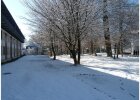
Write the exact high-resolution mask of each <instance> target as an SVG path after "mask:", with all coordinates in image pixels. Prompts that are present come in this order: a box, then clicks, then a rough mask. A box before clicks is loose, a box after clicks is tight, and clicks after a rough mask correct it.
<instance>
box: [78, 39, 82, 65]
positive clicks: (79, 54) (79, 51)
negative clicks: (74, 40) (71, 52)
mask: <svg viewBox="0 0 140 100" xmlns="http://www.w3.org/2000/svg"><path fill="white" fill-rule="evenodd" d="M80 58H81V40H80V38H79V39H78V64H80Z"/></svg>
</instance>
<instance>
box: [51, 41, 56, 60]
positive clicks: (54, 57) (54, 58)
mask: <svg viewBox="0 0 140 100" xmlns="http://www.w3.org/2000/svg"><path fill="white" fill-rule="evenodd" d="M52 52H53V60H56V52H55V49H54V45H53V43H52Z"/></svg>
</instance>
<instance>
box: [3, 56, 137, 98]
mask: <svg viewBox="0 0 140 100" xmlns="http://www.w3.org/2000/svg"><path fill="white" fill-rule="evenodd" d="M81 61H82V65H79V66H76V67H75V66H73V65H72V63H71V62H73V61H72V60H71V59H70V58H69V56H66V55H63V56H59V57H58V60H55V61H53V60H51V59H50V58H49V57H47V56H43V55H38V56H33V55H31V56H25V57H23V58H21V59H19V60H17V61H15V62H12V63H8V64H5V65H2V76H1V78H2V82H1V90H2V100H138V81H137V80H138V58H128V57H127V58H126V57H124V58H120V59H118V60H116V61H114V60H112V59H111V58H107V57H101V56H99V57H93V56H89V55H85V56H83V57H82V59H81ZM129 64H130V65H129ZM131 66H132V68H131ZM124 73H125V74H124ZM118 74H119V75H118ZM125 75H126V76H125ZM120 76H121V77H120ZM130 76H132V77H130Z"/></svg>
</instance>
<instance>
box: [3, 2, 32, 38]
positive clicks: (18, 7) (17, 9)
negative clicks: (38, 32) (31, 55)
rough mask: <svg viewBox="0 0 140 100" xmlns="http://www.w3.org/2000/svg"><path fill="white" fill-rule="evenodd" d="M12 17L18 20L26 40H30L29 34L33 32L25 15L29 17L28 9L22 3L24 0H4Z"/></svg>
mask: <svg viewBox="0 0 140 100" xmlns="http://www.w3.org/2000/svg"><path fill="white" fill-rule="evenodd" d="M3 1H4V3H5V5H6V7H7V8H8V10H9V12H10V13H11V15H12V17H13V18H14V20H15V21H16V23H17V25H18V27H19V28H20V30H21V32H22V33H23V35H24V36H25V38H26V40H29V35H30V34H31V31H30V29H29V28H28V25H27V24H26V21H25V20H24V19H23V17H27V12H28V11H27V9H26V8H25V7H24V5H23V4H22V3H21V1H22V0H3Z"/></svg>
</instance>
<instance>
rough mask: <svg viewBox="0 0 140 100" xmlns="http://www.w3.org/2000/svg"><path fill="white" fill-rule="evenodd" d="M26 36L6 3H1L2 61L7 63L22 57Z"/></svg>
mask: <svg viewBox="0 0 140 100" xmlns="http://www.w3.org/2000/svg"><path fill="white" fill-rule="evenodd" d="M24 39H25V38H24V36H23V34H22V33H21V31H20V29H19V27H18V26H17V24H16V22H15V21H14V19H13V17H12V15H11V14H10V12H9V11H8V9H7V7H6V6H5V4H4V2H3V1H1V60H2V62H6V61H9V60H12V59H15V58H17V57H20V56H21V55H22V53H21V49H22V43H24Z"/></svg>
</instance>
